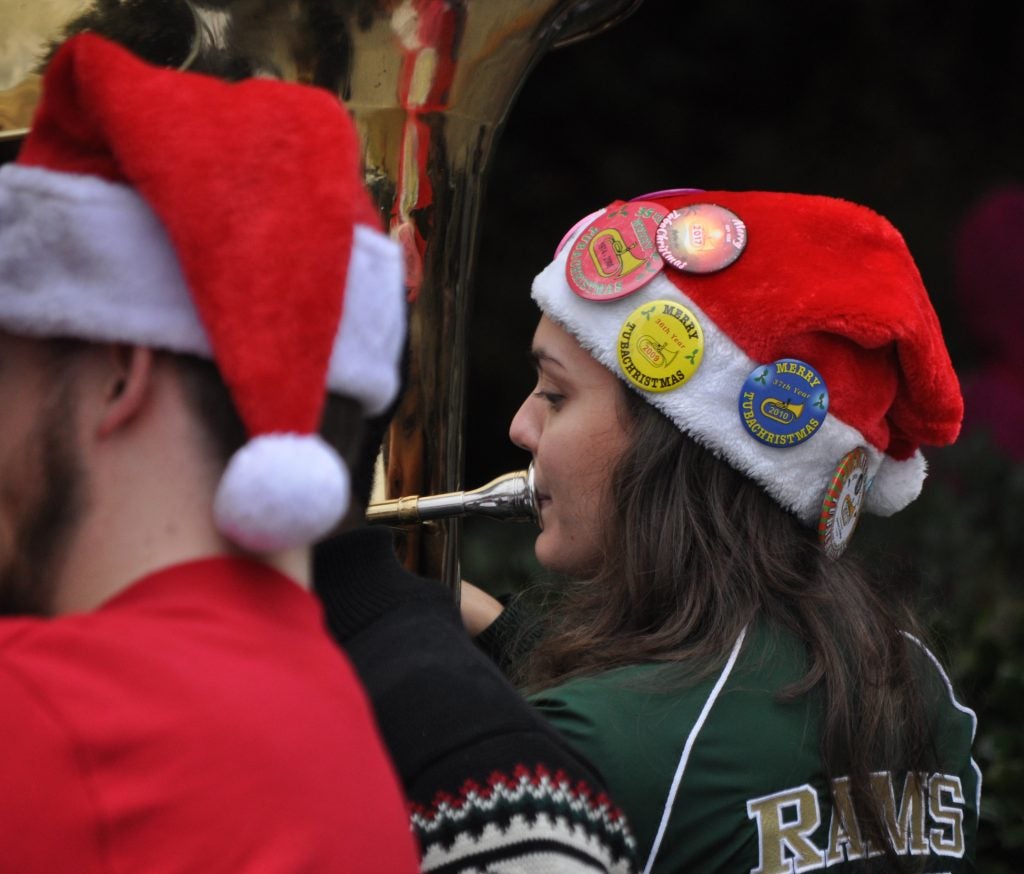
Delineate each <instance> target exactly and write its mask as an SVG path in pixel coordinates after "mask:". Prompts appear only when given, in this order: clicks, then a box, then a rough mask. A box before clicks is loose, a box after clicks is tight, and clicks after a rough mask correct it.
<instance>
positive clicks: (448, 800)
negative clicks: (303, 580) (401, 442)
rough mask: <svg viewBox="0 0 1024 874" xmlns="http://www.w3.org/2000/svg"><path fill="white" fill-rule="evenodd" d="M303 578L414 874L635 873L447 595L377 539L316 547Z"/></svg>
mask: <svg viewBox="0 0 1024 874" xmlns="http://www.w3.org/2000/svg"><path fill="white" fill-rule="evenodd" d="M314 580H315V585H316V589H317V592H318V594H319V595H320V597H321V600H322V602H323V604H324V608H325V613H326V617H327V622H328V625H329V627H330V629H331V631H332V633H333V635H334V636H335V638H336V639H337V640H338V641H339V642H340V643H341V644H342V645H343V647H344V649H345V651H346V653H347V654H348V656H349V658H350V659H351V661H352V662H353V664H354V665H355V667H356V670H357V671H358V673H359V676H360V678H361V680H362V681H363V684H364V686H365V688H366V690H367V692H368V693H369V697H370V699H371V701H372V703H373V707H374V710H375V713H376V716H377V720H378V724H379V726H380V729H381V734H382V736H383V738H384V741H385V743H386V745H387V747H388V749H389V751H390V753H391V756H392V759H393V761H394V763H395V766H396V768H397V770H398V772H399V776H400V778H401V781H402V785H403V787H404V789H405V792H406V796H407V799H408V802H409V811H410V818H411V823H412V828H413V831H414V833H415V835H416V837H417V839H418V841H419V845H420V851H421V864H422V868H423V871H424V872H435V871H436V872H440V871H444V872H453V874H454V872H465V874H468V872H476V871H485V870H517V871H518V870H522V871H530V872H537V874H547V872H566V874H572V872H580V874H582V872H594V871H598V872H609V874H613V872H614V874H628V872H633V871H636V870H637V867H636V855H635V854H636V842H635V840H634V838H633V834H632V832H631V830H630V828H629V825H628V823H627V822H626V820H625V818H624V817H623V815H622V813H621V811H620V810H619V808H618V807H617V806H616V805H615V804H614V802H613V801H612V800H611V799H610V798H609V797H608V795H607V791H606V789H605V784H604V781H603V779H602V778H601V776H600V775H599V774H598V772H597V771H596V769H595V768H594V767H593V766H592V765H591V764H590V763H589V762H588V761H587V760H586V759H584V758H582V757H581V756H580V755H579V754H578V753H576V752H575V751H574V750H573V749H572V748H571V747H570V746H569V745H568V743H567V742H566V741H565V740H564V739H563V738H562V737H561V735H560V734H558V732H557V731H556V730H555V729H553V728H552V727H551V726H550V725H549V724H548V723H547V721H546V720H545V719H544V718H543V717H542V716H540V714H539V713H538V712H537V711H536V710H535V709H534V708H533V707H532V706H531V705H529V704H528V703H527V702H526V701H525V700H524V699H523V698H522V697H521V696H520V694H519V693H518V691H517V690H516V689H515V688H514V687H513V686H512V685H511V684H510V683H509V682H508V681H507V680H506V679H505V677H504V676H503V675H502V674H501V672H500V671H499V670H498V669H497V667H496V666H495V665H494V664H493V663H492V662H491V661H490V660H489V659H488V658H487V657H486V656H485V655H484V654H483V653H482V652H480V651H479V650H478V649H477V647H476V646H475V645H474V644H473V641H472V640H471V639H470V637H469V636H468V635H467V634H466V633H465V631H464V630H463V628H462V622H461V619H460V617H459V613H458V610H457V609H456V607H455V605H454V603H453V600H452V598H451V596H450V594H449V593H448V592H447V590H446V589H445V588H444V587H443V586H442V585H441V584H439V583H437V582H436V581H432V580H424V579H420V578H419V577H416V576H414V575H412V574H409V573H408V572H407V571H405V569H404V568H402V567H401V565H400V564H399V563H398V561H397V560H396V557H395V554H394V550H393V548H392V542H391V536H390V534H389V533H388V532H387V531H383V530H376V529H374V530H369V529H361V530H359V531H356V532H351V533H349V534H345V535H342V536H341V537H338V538H335V539H334V540H332V541H329V542H328V543H326V544H324V545H322V546H321V547H319V548H318V552H317V555H316V562H315V568H314Z"/></svg>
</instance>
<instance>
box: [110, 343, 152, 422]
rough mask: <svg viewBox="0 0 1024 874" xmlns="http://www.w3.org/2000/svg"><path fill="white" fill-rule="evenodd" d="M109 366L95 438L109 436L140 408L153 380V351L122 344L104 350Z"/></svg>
mask: <svg viewBox="0 0 1024 874" xmlns="http://www.w3.org/2000/svg"><path fill="white" fill-rule="evenodd" d="M107 355H108V356H109V359H108V363H109V365H110V367H109V369H108V373H107V376H106V382H105V386H104V388H105V397H104V410H103V415H102V416H101V418H100V421H99V428H98V429H97V435H98V436H99V437H108V436H110V435H111V434H113V433H114V432H115V431H117V430H118V429H119V428H121V427H123V426H124V425H126V424H127V423H129V422H131V420H132V419H134V418H135V416H136V415H137V414H138V412H139V411H140V410H141V409H142V407H143V405H144V404H145V401H146V396H147V395H148V394H149V391H150V389H151V386H152V381H153V350H152V349H149V348H148V347H146V346H128V345H125V344H123V343H115V344H111V345H110V346H108V347H107Z"/></svg>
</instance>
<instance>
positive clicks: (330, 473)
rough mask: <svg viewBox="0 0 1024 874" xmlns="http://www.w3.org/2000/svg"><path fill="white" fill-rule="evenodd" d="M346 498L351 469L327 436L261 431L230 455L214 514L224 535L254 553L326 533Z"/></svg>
mask: <svg viewBox="0 0 1024 874" xmlns="http://www.w3.org/2000/svg"><path fill="white" fill-rule="evenodd" d="M348 502H349V474H348V469H347V468H346V467H345V463H344V462H343V461H342V460H341V457H340V456H339V455H338V453H337V452H335V450H334V449H333V448H332V447H331V446H330V445H328V444H327V443H326V442H325V441H324V440H323V438H321V437H320V436H318V435H315V434H263V435H260V436H259V437H256V438H254V439H253V440H250V441H249V442H248V443H246V444H245V446H243V447H242V448H241V449H239V450H238V451H237V452H236V453H235V454H234V455H233V456H232V457H231V460H230V461H229V462H228V466H227V469H226V470H225V471H224V475H223V476H222V477H221V481H220V485H219V487H218V488H217V495H216V497H215V498H214V503H213V512H214V519H215V521H216V524H217V529H218V530H219V531H220V532H221V533H222V534H224V535H225V536H226V537H228V538H230V539H231V540H232V541H234V542H235V543H237V544H238V545H239V546H241V547H243V548H244V549H247V550H249V551H250V552H255V553H272V552H277V551H279V550H282V549H289V548H292V547H296V546H305V545H307V544H309V543H312V542H314V541H316V540H319V539H320V538H322V537H323V536H324V535H325V534H328V533H329V532H330V531H331V529H333V528H334V527H335V526H336V525H337V524H338V522H340V521H341V518H342V516H344V514H345V511H346V510H347V509H348Z"/></svg>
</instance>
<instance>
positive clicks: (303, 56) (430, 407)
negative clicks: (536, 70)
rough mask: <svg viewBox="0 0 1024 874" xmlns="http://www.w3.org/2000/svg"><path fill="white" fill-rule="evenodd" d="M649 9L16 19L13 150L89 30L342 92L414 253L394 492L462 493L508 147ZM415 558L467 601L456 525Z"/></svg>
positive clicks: (7, 114)
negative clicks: (466, 420) (552, 58)
mask: <svg viewBox="0 0 1024 874" xmlns="http://www.w3.org/2000/svg"><path fill="white" fill-rule="evenodd" d="M640 2H641V0H176V2H171V3H168V2H167V0H152V2H146V0H136V2H134V3H131V4H127V3H118V2H116V0H50V2H48V3H40V4H35V3H22V4H15V9H14V10H13V12H12V13H9V14H8V13H5V16H6V18H7V21H5V25H6V27H7V28H8V34H7V37H6V40H5V42H4V43H3V45H4V46H6V47H7V48H5V49H4V51H5V52H7V53H8V55H9V56H8V57H6V58H5V57H0V89H6V90H5V91H0V140H4V139H6V140H7V141H8V142H10V141H11V140H12V139H16V138H17V137H18V136H20V135H21V134H22V133H23V132H24V128H25V127H26V126H27V124H28V120H29V118H30V117H31V115H30V113H31V110H32V108H33V107H34V105H35V101H36V100H37V88H38V75H37V73H38V64H39V62H40V61H41V59H43V58H44V57H45V50H46V49H47V47H48V46H51V45H52V44H53V43H54V42H55V41H57V40H58V39H59V38H61V36H63V34H64V32H65V29H66V27H67V26H68V25H69V24H71V23H74V22H77V23H78V24H79V25H81V24H82V23H83V22H85V23H86V24H87V26H91V28H92V29H94V30H97V31H99V32H101V33H106V34H107V35H109V36H112V37H114V38H117V37H118V36H119V35H125V34H126V35H127V36H122V39H123V41H125V42H126V43H129V44H130V42H131V34H132V32H133V26H134V27H135V28H136V29H137V30H138V32H139V34H140V43H139V46H141V45H143V37H144V38H145V39H146V40H148V42H145V45H146V46H147V47H150V48H151V52H150V54H151V57H150V58H149V59H150V60H154V61H156V62H159V63H165V64H167V65H175V66H179V67H182V68H190V67H192V68H196V69H203V70H204V71H206V72H217V71H218V70H220V69H222V70H223V71H224V72H225V73H226V74H234V75H238V74H239V71H241V72H242V74H247V75H260V74H266V75H273V76H277V77H279V78H283V79H286V80H290V81H299V82H306V83H312V84H316V85H320V86H323V87H326V88H329V89H331V90H332V91H333V92H334V93H336V94H337V95H338V96H339V98H340V99H342V100H343V101H344V102H345V103H346V105H347V106H348V107H349V109H350V110H351V112H352V114H353V116H354V117H355V120H356V123H357V127H358V128H359V131H360V134H361V136H362V141H363V158H364V162H365V174H366V181H367V183H368V185H369V188H370V190H371V192H372V193H373V195H374V198H375V200H376V202H377V205H378V207H379V208H380V211H381V215H382V216H383V218H384V221H385V224H386V226H387V227H388V228H389V229H390V233H391V234H392V236H393V237H394V238H395V239H397V240H398V241H399V242H400V243H401V244H402V246H403V247H404V251H405V256H406V265H407V270H406V273H407V282H408V299H409V305H410V309H409V313H410V320H409V325H410V333H409V343H410V348H409V362H408V367H409V373H408V383H407V387H406V389H405V391H404V394H403V396H402V398H401V399H400V402H399V406H398V409H397V413H396V416H395V419H394V422H393V424H392V426H391V428H390V431H389V433H388V436H387V438H386V439H385V442H384V447H383V451H382V453H381V467H382V468H383V470H382V476H381V477H379V481H378V486H377V492H378V493H379V496H380V497H381V499H383V500H385V501H386V500H388V499H393V498H395V497H396V496H401V495H411V494H437V493H454V492H456V491H457V489H458V486H459V481H460V479H461V470H462V417H463V395H464V383H465V354H466V353H465V330H466V325H465V321H466V312H467V296H468V294H469V289H470V286H471V277H472V273H473V263H474V249H475V245H476V240H477V235H478V230H479V218H480V216H479V212H480V200H481V192H482V184H483V181H484V179H485V176H486V173H487V170H488V164H489V161H490V157H491V153H492V150H493V148H494V144H495V141H496V140H497V138H498V135H499V133H500V131H501V128H502V125H503V123H504V121H505V118H506V115H507V113H508V111H509V108H510V107H511V105H512V103H513V101H514V99H515V96H516V94H517V92H518V90H519V87H520V85H521V84H522V82H523V80H524V78H525V77H526V75H527V74H528V73H529V71H530V69H531V68H532V66H533V64H534V63H535V62H536V61H537V60H538V58H539V57H540V56H541V55H543V54H544V53H545V52H547V51H548V50H549V49H551V48H553V47H557V46H563V45H566V44H568V43H571V42H575V41H577V40H580V39H584V38H586V37H589V36H592V35H594V34H597V33H599V32H601V31H603V30H604V29H606V28H608V27H611V26H613V25H614V24H616V23H617V22H619V21H621V20H622V19H624V18H625V17H626V16H628V15H629V14H630V13H632V12H633V11H634V10H635V9H636V8H637V7H638V6H639V5H640ZM133 17H134V19H135V20H133ZM105 18H106V20H105ZM107 25H110V26H107ZM115 25H116V26H115ZM154 33H156V34H157V36H158V39H157V42H158V45H157V46H156V47H152V45H151V44H152V42H153V40H154ZM139 46H131V45H129V47H133V48H138V47H139ZM140 53H143V52H141V51H140ZM153 53H156V54H159V55H160V57H152V54H153ZM161 53H162V54H161ZM367 364H368V366H372V362H367ZM520 476H523V477H525V473H524V474H522V475H520ZM527 503H529V502H527ZM523 506H524V507H525V506H527V504H524V505H523ZM444 515H446V516H447V515H450V514H444ZM527 515H528V514H527ZM404 552H405V562H406V564H407V565H408V566H410V567H412V568H414V569H417V570H420V571H421V572H423V573H427V574H430V575H432V576H436V577H440V578H441V579H443V580H445V581H446V582H448V583H449V584H450V585H452V586H453V587H455V586H457V584H458V580H459V560H458V529H457V527H456V523H454V522H453V521H452V520H450V519H447V518H446V519H445V521H443V522H440V523H439V524H438V525H436V526H429V527H421V528H418V529H414V531H413V532H412V533H411V534H409V535H408V539H407V540H406V542H405V543H404Z"/></svg>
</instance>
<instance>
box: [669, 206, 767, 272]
mask: <svg viewBox="0 0 1024 874" xmlns="http://www.w3.org/2000/svg"><path fill="white" fill-rule="evenodd" d="M655 244H656V245H657V247H658V251H659V252H660V253H661V257H662V258H664V259H665V261H666V263H668V264H671V265H672V266H673V267H675V268H676V269H678V270H683V271H685V272H686V273H714V272H715V271H716V270H721V269H723V268H725V267H728V266H729V265H730V264H732V262H733V261H735V260H736V259H737V258H739V256H740V253H741V252H742V251H743V249H744V248H745V247H746V245H747V226H746V225H745V224H743V222H742V221H741V220H740V219H739V217H738V216H737V215H736V214H735V213H733V212H730V211H729V210H727V209H726V208H725V207H724V206H718V205H717V204H714V203H695V204H693V205H692V206H686V207H683V208H682V209H677V210H674V211H673V212H670V213H669V214H668V215H667V216H665V218H664V220H663V221H662V222H661V224H660V225H659V226H658V233H657V234H656V236H655Z"/></svg>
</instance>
